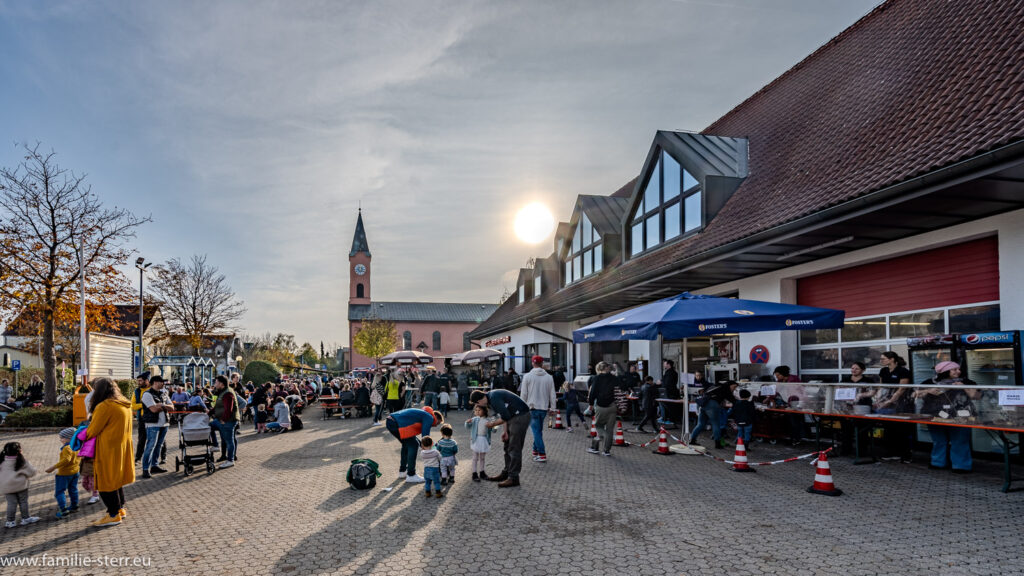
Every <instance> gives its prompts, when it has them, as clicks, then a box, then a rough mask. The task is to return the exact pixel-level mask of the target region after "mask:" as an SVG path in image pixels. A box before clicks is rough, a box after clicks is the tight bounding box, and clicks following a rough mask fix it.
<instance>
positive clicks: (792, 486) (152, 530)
mask: <svg viewBox="0 0 1024 576" xmlns="http://www.w3.org/2000/svg"><path fill="white" fill-rule="evenodd" d="M316 413H317V411H316V410H314V411H310V412H307V414H306V421H307V425H306V428H305V429H304V430H302V431H299V432H294V433H288V434H285V435H281V436H257V435H255V434H253V433H252V432H251V430H250V429H247V430H246V432H245V433H244V434H243V435H242V436H241V442H240V446H239V456H240V461H239V462H238V464H237V465H236V466H235V467H234V468H233V469H228V470H224V471H218V472H217V473H215V474H214V475H213V476H209V477H208V476H206V475H205V474H197V475H193V476H190V477H188V478H185V477H184V476H183V475H182V474H180V473H174V472H173V471H172V472H169V473H167V474H163V475H160V476H158V477H156V478H154V479H152V480H140V481H138V482H136V483H135V484H134V485H132V486H130V487H128V488H127V489H126V493H127V497H128V512H129V517H128V519H127V521H126V522H125V523H124V524H122V525H121V526H118V527H112V528H105V529H98V528H93V527H91V526H90V525H89V523H90V522H91V521H93V520H95V519H97V518H98V517H99V516H100V513H101V510H100V506H101V505H99V504H97V505H93V506H87V507H85V506H83V508H84V510H85V512H84V513H81V514H79V515H78V516H77V517H73V519H70V520H56V519H54V518H53V514H54V512H56V504H55V503H54V499H53V495H52V492H53V480H52V477H50V476H48V475H45V474H43V475H42V477H41V478H37V479H36V480H35V481H34V482H33V484H32V488H31V510H32V512H33V513H34V514H37V515H39V516H42V517H43V520H42V521H40V522H39V523H37V524H35V525H32V526H27V527H17V528H14V529H8V530H4V531H3V532H0V555H4V556H9V557H10V556H14V557H34V558H41V557H42V555H43V554H46V555H47V558H54V557H77V558H79V559H81V558H82V557H85V556H91V557H97V556H104V555H106V556H110V557H121V556H124V557H142V558H143V559H145V560H146V561H147V562H149V563H151V566H150V567H148V568H130V567H120V568H109V567H101V568H97V567H89V568H86V567H74V568H54V567H45V568H44V567H37V568H26V567H19V568H11V567H8V568H0V573H6V574H82V575H84V574H138V573H163V574H175V575H184V574H212V573H218V574H245V575H250V574H295V575H303V574H403V575H405V574H437V575H452V576H454V575H472V574H483V573H489V574H523V575H526V574H564V575H572V576H582V575H584V574H732V575H743V574H764V573H769V574H808V575H810V574H840V573H842V574H881V573H893V574H922V575H924V574H928V575H933V574H1024V532H1022V531H1021V528H1020V527H1021V518H1022V516H1024V492H1017V493H1011V494H1003V493H1001V492H1000V491H999V487H1000V485H1001V480H1000V477H999V474H998V471H999V466H998V465H996V464H995V463H991V462H983V463H979V464H978V466H977V468H978V469H979V470H978V472H976V473H975V474H973V475H969V476H954V475H952V474H950V473H948V472H936V471H930V470H928V469H927V467H926V465H925V464H917V463H915V464H910V465H907V464H899V463H889V462H886V463H881V464H875V465H866V466H853V465H852V464H851V463H850V459H849V458H840V459H836V460H833V461H832V468H833V473H834V476H835V480H836V484H837V486H838V487H839V488H841V489H843V490H844V491H845V494H844V495H843V496H841V497H839V498H830V497H826V496H817V495H811V494H808V493H807V492H806V491H805V489H806V488H807V487H808V486H809V485H810V484H811V483H812V481H813V478H814V468H813V467H812V466H809V465H808V464H807V463H806V462H794V463H789V464H784V465H779V466H772V467H767V468H762V469H761V470H760V471H759V472H758V473H757V474H737V473H734V472H732V471H730V469H729V467H728V466H727V465H725V464H722V463H719V462H716V461H714V460H712V459H710V458H706V457H702V456H682V455H673V456H658V455H654V454H652V453H651V450H650V449H649V448H640V447H636V446H633V447H629V448H613V452H612V454H613V455H612V457H611V458H605V457H602V456H598V455H593V454H589V453H587V452H586V450H585V448H586V445H587V444H586V442H587V441H586V434H585V433H581V432H579V431H577V432H576V433H573V434H568V433H566V432H564V431H550V430H549V431H548V433H547V434H546V435H545V440H546V442H547V444H548V453H549V456H550V462H548V463H547V464H537V463H534V462H530V461H527V462H525V463H524V472H523V476H522V481H523V485H522V486H521V487H519V488H511V489H501V490H499V489H498V488H497V487H496V486H495V484H494V483H488V482H482V483H474V482H472V481H470V470H469V467H468V463H469V462H470V454H469V453H468V444H469V441H468V432H467V431H465V429H464V428H463V427H462V426H461V422H462V420H464V418H465V416H464V415H465V414H466V413H465V412H463V413H452V414H451V416H452V418H451V421H452V422H453V423H454V424H456V425H457V427H456V439H457V440H459V441H460V444H461V446H462V449H463V450H464V451H465V457H464V458H463V459H462V464H461V465H460V469H459V474H458V482H457V483H456V484H455V485H454V486H452V487H451V488H450V490H449V491H448V496H447V497H446V498H444V499H435V498H431V499H425V498H424V497H423V492H422V486H421V485H415V486H413V485H407V484H404V483H399V482H398V481H397V480H396V479H395V475H396V471H397V468H398V466H397V464H398V442H396V441H395V440H394V439H393V438H392V437H391V436H390V435H389V434H388V433H387V432H386V431H385V430H384V428H383V427H372V428H371V427H370V426H369V425H368V424H369V420H366V419H360V420H333V421H328V422H323V421H319V420H317V419H316ZM169 437H170V435H169ZM173 437H174V438H175V440H174V446H176V444H177V441H176V434H175V435H174V436H173ZM627 439H631V440H633V441H646V440H648V439H649V438H648V437H646V436H644V437H642V438H641V436H640V435H638V434H633V433H630V434H627ZM0 440H2V441H5V442H7V441H11V440H18V441H20V442H22V444H23V446H24V448H25V453H26V454H27V455H28V457H29V459H30V460H31V461H32V462H33V463H34V464H35V465H36V467H38V468H40V469H42V468H45V467H46V466H48V465H49V464H50V463H51V462H50V460H51V459H52V460H54V461H55V460H56V455H57V451H58V448H59V446H58V442H57V440H56V436H55V434H53V433H50V432H47V433H17V434H12V433H4V434H2V435H0ZM494 448H497V449H498V452H492V454H491V456H490V459H489V468H490V469H491V471H492V472H493V473H497V472H498V470H499V461H500V460H499V459H500V444H498V443H496V444H495V446H494ZM527 448H529V437H528V439H527ZM806 451H807V450H806V449H804V452H806ZM175 452H176V449H175V450H172V451H171V452H169V456H171V458H170V460H171V461H173V456H172V454H174V453H175ZM719 452H721V451H719ZM798 453H801V451H800V449H799V448H789V447H781V446H779V447H776V446H768V445H766V444H765V445H761V444H756V445H755V446H754V448H753V450H752V453H751V460H752V461H759V460H766V459H774V458H777V457H782V456H791V455H795V454H798ZM358 457H370V458H373V459H375V460H377V461H378V462H379V463H380V464H381V468H382V471H383V472H384V476H383V477H382V478H381V479H380V483H379V484H378V486H377V488H376V489H374V490H372V491H365V492H357V491H353V490H350V489H349V488H348V485H347V484H346V482H345V479H344V477H345V472H346V470H347V468H348V463H349V461H350V460H351V459H353V458H358ZM919 460H923V458H920V459H919ZM172 468H173V466H172ZM386 487H391V488H393V490H391V491H385V490H384V488H386ZM76 555H77V556H76ZM51 561H52V560H51Z"/></svg>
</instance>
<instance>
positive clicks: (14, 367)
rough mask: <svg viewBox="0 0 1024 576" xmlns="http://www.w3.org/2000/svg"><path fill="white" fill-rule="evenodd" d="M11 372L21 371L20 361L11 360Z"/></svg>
mask: <svg viewBox="0 0 1024 576" xmlns="http://www.w3.org/2000/svg"><path fill="white" fill-rule="evenodd" d="M11 370H15V371H17V370H21V360H11Z"/></svg>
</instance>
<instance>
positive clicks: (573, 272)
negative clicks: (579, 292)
mask: <svg viewBox="0 0 1024 576" xmlns="http://www.w3.org/2000/svg"><path fill="white" fill-rule="evenodd" d="M603 263H604V247H603V245H602V244H601V235H600V234H599V233H598V232H597V229H596V228H594V226H593V224H591V222H590V218H587V215H586V214H584V213H582V212H581V213H580V219H579V221H577V222H576V227H575V229H574V231H573V236H572V242H571V243H570V249H569V250H568V254H567V255H566V257H565V260H564V265H565V284H566V285H567V286H568V285H569V284H572V283H573V282H576V281H577V280H581V279H583V278H586V277H587V276H590V275H591V274H594V273H596V272H600V271H601V268H602V267H603Z"/></svg>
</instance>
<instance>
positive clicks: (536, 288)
mask: <svg viewBox="0 0 1024 576" xmlns="http://www.w3.org/2000/svg"><path fill="white" fill-rule="evenodd" d="M534 274H536V276H534V277H533V297H534V298H540V284H541V278H542V275H541V272H540V270H537V271H536V272H534Z"/></svg>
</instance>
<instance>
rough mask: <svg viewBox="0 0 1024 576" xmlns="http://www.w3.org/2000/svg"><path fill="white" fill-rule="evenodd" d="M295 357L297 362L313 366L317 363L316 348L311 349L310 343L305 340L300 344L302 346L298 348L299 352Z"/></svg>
mask: <svg viewBox="0 0 1024 576" xmlns="http://www.w3.org/2000/svg"><path fill="white" fill-rule="evenodd" d="M295 359H296V360H297V361H298V362H299V364H305V365H306V366H313V365H314V364H317V354H316V350H314V349H313V345H312V344H310V343H309V342H305V343H303V344H302V348H300V349H299V353H298V354H297V355H296V356H295Z"/></svg>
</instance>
